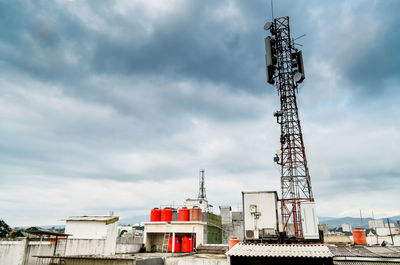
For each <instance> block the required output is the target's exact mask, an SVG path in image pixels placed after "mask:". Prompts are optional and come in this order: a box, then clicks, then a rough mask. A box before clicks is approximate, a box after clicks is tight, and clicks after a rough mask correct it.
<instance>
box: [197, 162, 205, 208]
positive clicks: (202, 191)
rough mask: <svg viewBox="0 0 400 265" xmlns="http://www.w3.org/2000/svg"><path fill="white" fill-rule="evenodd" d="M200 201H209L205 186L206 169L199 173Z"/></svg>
mask: <svg viewBox="0 0 400 265" xmlns="http://www.w3.org/2000/svg"><path fill="white" fill-rule="evenodd" d="M198 199H199V200H207V197H206V187H205V186H204V169H200V172H199V196H198Z"/></svg>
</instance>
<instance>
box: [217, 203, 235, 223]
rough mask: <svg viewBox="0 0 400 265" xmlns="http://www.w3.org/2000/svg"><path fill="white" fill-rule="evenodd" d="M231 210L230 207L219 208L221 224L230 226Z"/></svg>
mask: <svg viewBox="0 0 400 265" xmlns="http://www.w3.org/2000/svg"><path fill="white" fill-rule="evenodd" d="M231 211H232V208H231V206H220V207H219V212H220V214H221V222H222V224H230V223H232V214H231Z"/></svg>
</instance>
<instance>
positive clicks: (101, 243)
mask: <svg viewBox="0 0 400 265" xmlns="http://www.w3.org/2000/svg"><path fill="white" fill-rule="evenodd" d="M107 252H108V253H109V254H106V253H107ZM114 252H115V247H114ZM113 254H115V253H110V251H107V249H106V240H105V239H68V241H67V247H66V250H65V255H66V256H73V255H113Z"/></svg>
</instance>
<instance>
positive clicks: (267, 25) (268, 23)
mask: <svg viewBox="0 0 400 265" xmlns="http://www.w3.org/2000/svg"><path fill="white" fill-rule="evenodd" d="M271 26H272V22H267V23H265V25H264V29H265V30H269V29H270V28H271Z"/></svg>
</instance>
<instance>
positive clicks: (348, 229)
mask: <svg viewBox="0 0 400 265" xmlns="http://www.w3.org/2000/svg"><path fill="white" fill-rule="evenodd" d="M342 231H343V232H351V224H342Z"/></svg>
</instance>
